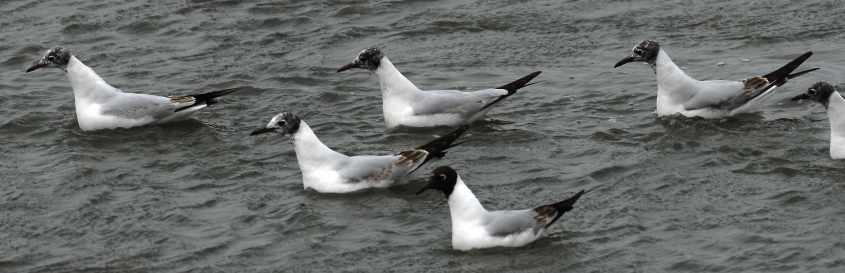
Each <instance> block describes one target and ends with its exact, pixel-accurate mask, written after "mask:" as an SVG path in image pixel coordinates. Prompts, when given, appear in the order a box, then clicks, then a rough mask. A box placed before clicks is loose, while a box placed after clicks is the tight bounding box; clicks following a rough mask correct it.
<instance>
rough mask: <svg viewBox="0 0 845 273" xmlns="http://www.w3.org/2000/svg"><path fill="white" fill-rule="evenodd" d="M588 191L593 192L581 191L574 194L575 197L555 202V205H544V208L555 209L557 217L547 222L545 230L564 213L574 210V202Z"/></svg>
mask: <svg viewBox="0 0 845 273" xmlns="http://www.w3.org/2000/svg"><path fill="white" fill-rule="evenodd" d="M590 191H593V190H592V189H591V190H589V191H587V190H581V191H579V192H578V193H575V195H573V196H570V197H569V198H566V200H563V201H560V202H557V203H554V204H551V205H546V206H550V207H553V208H554V209H555V211H557V215H555V218H553V219H552V220H551V221H549V223H548V224H546V228H548V227H549V226H551V225H552V224H554V223H555V222H557V220H558V219H560V217H561V216H563V215H564V214H565V213H567V212H569V211H570V210H572V209H573V208H574V207H573V206H574V205H575V202H578V200H579V199H581V196H582V195H584V194H585V193H587V192H590Z"/></svg>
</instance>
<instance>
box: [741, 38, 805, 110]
mask: <svg viewBox="0 0 845 273" xmlns="http://www.w3.org/2000/svg"><path fill="white" fill-rule="evenodd" d="M812 55H813V52H812V51H807V52H806V53H804V54H801V56H798V58H795V59H794V60H792V61H790V62H789V63H787V64H785V65H784V66H782V67H780V68H778V69H777V70H775V71H772V72H771V73H769V74H766V75H763V76H762V77H752V78H749V79H747V80H745V81H743V83H744V84H745V87H744V88H743V89H744V90H745V91H744V93H745V96H739V97H736V98H734V99H733V100H732V101H731V102H730V103H728V104H726V106H728V108H729V109H732V110H731V114H736V113H740V112H745V111H747V110H749V109H752V108H753V107H754V105H756V104H757V103H758V102H760V101H762V100H763V99H764V98H766V97H768V96H769V95H771V94H772V91H774V90H775V88H777V87H780V86H783V85H784V84H785V83H786V81H788V80H789V79H793V78H796V77H799V76H801V75H804V74H807V73H810V72H813V71H816V70H818V69H819V68H818V67H816V68H810V69H806V70H802V71H799V72H795V73H792V71H795V69H798V67H799V66H801V64H803V63H804V62H805V61H807V59H809V58H810V56H812Z"/></svg>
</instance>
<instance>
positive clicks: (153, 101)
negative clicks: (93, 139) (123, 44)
mask: <svg viewBox="0 0 845 273" xmlns="http://www.w3.org/2000/svg"><path fill="white" fill-rule="evenodd" d="M47 67H55V68H60V69H62V70H63V71H64V72H65V74H66V75H67V78H68V80H70V85H71V87H72V88H73V97H74V101H75V105H76V120H77V122H78V123H79V128H81V129H82V130H84V131H90V130H99V129H114V128H129V127H137V126H143V125H148V124H157V123H164V122H170V121H177V120H183V119H187V118H189V117H190V116H191V115H192V114H194V113H196V112H197V110H200V109H202V108H205V107H206V106H208V105H211V104H214V103H216V102H217V101H216V100H215V98H217V97H219V96H223V95H226V94H229V93H232V92H234V91H235V90H236V89H225V90H220V91H214V92H208V93H203V94H196V95H186V96H170V97H162V96H155V95H147V94H136V93H126V92H123V91H121V90H120V89H117V88H115V87H113V86H111V85H109V84H108V83H107V82H106V81H105V80H103V78H100V76H99V75H97V73H95V72H94V70H93V69H91V68H90V67H88V66H86V65H85V64H84V63H82V62H81V61H80V60H79V59H77V58H76V57H75V56H73V54H71V53H70V51H69V50H67V49H64V48H61V47H55V48H52V49H50V50H48V51H47V53H46V54H44V56H43V57H41V58H40V59H38V60H36V61H35V62H34V63H33V64H32V66H30V67H29V68H28V69H27V70H26V72H32V71H35V70H38V69H41V68H47Z"/></svg>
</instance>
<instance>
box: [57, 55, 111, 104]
mask: <svg viewBox="0 0 845 273" xmlns="http://www.w3.org/2000/svg"><path fill="white" fill-rule="evenodd" d="M65 70H66V73H65V74H67V78H68V80H70V86H71V87H72V88H73V96H74V98H75V99H76V100H80V99H82V100H88V101H97V100H100V99H102V98H107V97H110V96H112V95H114V94H115V93H119V92H120V90H118V89H117V88H114V87H112V86H111V85H109V84H108V83H106V81H105V80H103V78H100V76H99V75H97V73H96V72H94V70H93V69H91V68H90V67H88V66H87V65H85V64H84V63H82V61H80V60H79V59H77V58H76V56H73V55H71V56H70V60H69V61H68V64H67V68H66V69H65Z"/></svg>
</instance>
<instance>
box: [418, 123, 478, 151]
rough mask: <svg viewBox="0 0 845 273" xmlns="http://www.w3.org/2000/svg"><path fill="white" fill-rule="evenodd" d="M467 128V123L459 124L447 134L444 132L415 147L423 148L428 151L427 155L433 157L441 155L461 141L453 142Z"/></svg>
mask: <svg viewBox="0 0 845 273" xmlns="http://www.w3.org/2000/svg"><path fill="white" fill-rule="evenodd" d="M468 129H469V125H461V126H460V127H458V128H457V129H455V130H454V131H452V132H449V133H448V134H445V135H443V136H440V137H438V138H435V139H434V140H432V141H429V142H428V143H426V144H423V145H422V146H419V147H417V149H420V150H425V151H426V152H428V153H429V155H432V156H435V157H442V156H443V155H444V154H445V153H444V152H445V151H446V150H447V149H449V148H452V147H455V146H457V145H459V144H461V143H463V142H460V143H455V140H458V138H460V137H461V136H462V135H463V134H464V133H465V132H466V131H467V130H468Z"/></svg>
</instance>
